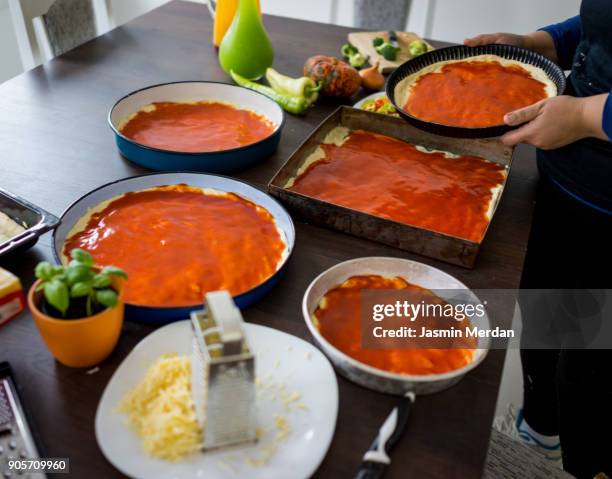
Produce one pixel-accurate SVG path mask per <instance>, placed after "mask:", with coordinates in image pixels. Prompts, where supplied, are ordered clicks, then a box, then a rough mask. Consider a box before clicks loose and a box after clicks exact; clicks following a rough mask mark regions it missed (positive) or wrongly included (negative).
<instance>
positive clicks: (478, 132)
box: [387, 44, 566, 138]
mask: <svg viewBox="0 0 612 479" xmlns="http://www.w3.org/2000/svg"><path fill="white" fill-rule="evenodd" d="M478 55H496V56H499V57H502V58H506V59H508V60H516V61H519V62H521V63H526V64H528V65H533V66H535V67H538V68H541V69H542V70H544V72H545V73H546V75H548V78H550V80H551V81H552V82H553V83H554V84H555V86H556V87H557V95H561V94H562V93H563V91H564V90H565V81H566V80H565V74H564V73H563V70H562V69H561V68H560V67H559V66H558V65H557V64H555V63H553V62H551V61H550V60H549V59H548V58H546V57H544V56H542V55H540V54H539V53H535V52H533V51H531V50H526V49H524V48H519V47H515V46H512V45H497V44H495V45H481V46H478V47H468V46H465V45H456V46H452V47H447V48H440V49H438V50H432V51H430V52H427V53H424V54H423V55H420V56H418V57H415V58H413V59H411V60H408V61H407V62H405V63H402V64H401V65H400V66H399V67H398V68H397V69H396V70H395V71H394V72H393V73H392V74H391V75H390V76H389V80H388V81H387V96H388V97H389V100H391V103H393V106H395V108H396V110H397V111H398V112H399V114H400V116H401V117H402V118H404V119H405V120H406V121H408V122H409V123H411V124H413V125H414V126H416V127H417V128H420V129H422V130H426V131H429V132H431V133H435V134H438V135H443V136H452V137H457V138H489V137H493V136H500V135H503V134H504V133H506V132H507V131H510V130H511V129H513V128H516V127H511V126H508V125H504V124H502V125H494V126H487V127H476V128H466V127H460V126H451V125H444V124H441V123H433V122H429V121H424V120H421V119H420V118H417V117H415V116H413V115H411V114H410V113H408V112H406V111H405V110H404V109H403V108H402V106H400V105H398V104H397V102H396V99H395V87H396V86H397V84H398V83H399V82H401V81H402V80H403V79H404V78H406V77H408V76H410V75H412V74H414V73H417V72H419V71H421V70H422V69H424V68H425V67H428V66H429V65H433V64H434V63H438V62H442V61H448V60H465V59H468V58H472V57H475V56H478Z"/></svg>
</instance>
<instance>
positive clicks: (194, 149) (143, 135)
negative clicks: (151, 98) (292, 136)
mask: <svg viewBox="0 0 612 479" xmlns="http://www.w3.org/2000/svg"><path fill="white" fill-rule="evenodd" d="M153 105H154V106H155V109H154V110H152V111H144V110H141V111H139V112H138V113H136V115H135V116H134V117H133V118H131V119H130V120H129V121H128V122H127V123H126V124H125V125H124V126H123V127H122V128H121V133H122V134H123V135H125V136H126V137H128V138H130V139H131V140H134V141H136V142H138V143H140V144H142V145H146V146H151V147H154V148H159V149H162V150H171V151H182V152H191V153H203V152H210V151H222V150H230V149H233V148H238V147H241V146H245V145H250V144H252V143H256V142H258V141H260V140H263V139H264V138H266V137H268V136H270V135H271V134H272V132H273V131H274V127H275V125H274V124H273V123H272V122H271V121H270V120H268V119H267V118H266V117H264V116H262V115H258V114H257V113H255V112H252V111H248V110H241V109H239V108H236V107H234V106H232V105H228V104H226V103H219V102H196V103H175V102H159V103H153Z"/></svg>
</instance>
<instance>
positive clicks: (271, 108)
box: [108, 81, 285, 173]
mask: <svg viewBox="0 0 612 479" xmlns="http://www.w3.org/2000/svg"><path fill="white" fill-rule="evenodd" d="M163 101H174V102H193V101H211V102H212V101H218V102H224V103H230V104H232V105H234V106H236V107H238V108H242V109H246V110H250V111H253V112H255V113H257V114H259V115H262V116H264V117H266V118H267V119H269V120H270V121H272V123H274V125H276V127H275V129H274V131H273V132H272V133H271V134H270V135H269V136H268V137H266V138H264V139H263V140H260V141H258V142H256V143H252V144H250V145H245V146H242V147H239V148H233V149H229V150H222V151H212V152H181V151H172V150H164V149H160V148H153V147H151V146H147V145H143V144H141V143H138V142H136V141H134V140H132V139H130V138H128V137H126V136H124V135H123V134H122V133H121V132H120V131H119V128H120V125H121V122H122V121H123V120H125V119H126V118H128V117H129V116H130V115H132V114H134V113H136V112H138V111H139V110H140V109H141V108H142V107H144V106H146V105H150V104H151V103H153V102H163ZM108 123H109V125H110V127H111V129H112V130H113V133H114V134H115V142H116V143H117V148H118V149H119V151H120V152H121V154H122V155H123V156H124V157H125V158H127V159H128V160H130V161H132V162H134V163H136V164H138V165H140V166H143V167H145V168H148V169H150V170H157V171H202V172H208V173H232V172H237V171H242V170H245V169H247V168H250V167H252V166H253V165H256V164H257V163H259V162H261V161H263V160H265V159H266V158H267V157H269V156H270V155H271V154H272V153H274V152H275V151H276V148H277V147H278V143H279V141H280V137H281V131H282V129H283V126H284V123H285V114H284V112H283V110H282V108H281V107H280V106H279V105H278V104H277V103H276V102H274V101H273V100H270V99H269V98H268V97H266V96H264V95H262V94H261V93H257V92H254V91H252V90H248V89H246V88H242V87H239V86H235V85H228V84H226V83H217V82H208V81H183V82H175V83H163V84H160V85H153V86H149V87H146V88H143V89H141V90H137V91H135V92H132V93H130V94H128V95H126V96H124V97H123V98H121V99H120V100H119V101H117V103H115V104H114V105H113V107H112V108H111V110H110V112H109V114H108ZM203 134H206V132H203Z"/></svg>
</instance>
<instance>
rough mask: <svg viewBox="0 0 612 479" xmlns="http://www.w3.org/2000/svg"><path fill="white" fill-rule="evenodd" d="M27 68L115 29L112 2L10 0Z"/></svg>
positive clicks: (20, 50) (18, 40)
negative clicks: (111, 13)
mask: <svg viewBox="0 0 612 479" xmlns="http://www.w3.org/2000/svg"><path fill="white" fill-rule="evenodd" d="M9 9H10V14H11V19H12V21H13V25H14V28H15V34H16V36H17V44H18V46H19V53H20V55H21V60H22V63H23V67H24V69H26V70H28V69H30V68H33V67H35V66H36V65H38V64H40V63H42V62H44V61H46V60H49V59H51V58H53V57H54V56H57V55H61V54H62V53H64V52H66V51H68V50H71V49H72V48H74V47H76V46H78V45H80V44H82V43H85V42H87V41H89V40H91V39H92V38H95V37H96V36H97V35H98V34H99V33H102V32H105V31H108V30H109V29H110V28H111V24H112V21H111V16H110V1H109V0H9Z"/></svg>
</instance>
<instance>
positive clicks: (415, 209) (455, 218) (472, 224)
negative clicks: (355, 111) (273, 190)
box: [289, 130, 505, 242]
mask: <svg viewBox="0 0 612 479" xmlns="http://www.w3.org/2000/svg"><path fill="white" fill-rule="evenodd" d="M321 148H323V151H324V152H325V158H323V159H322V160H320V161H318V162H316V163H313V164H312V165H310V166H309V167H308V168H307V169H306V171H305V172H304V173H303V174H302V175H300V176H299V177H298V178H297V179H296V181H295V183H294V184H293V185H292V186H291V187H289V189H290V190H292V191H296V192H299V193H303V194H305V195H308V196H311V197H314V198H318V199H321V200H324V201H327V202H330V203H334V204H337V205H340V206H345V207H347V208H351V209H354V210H358V211H362V212H365V213H369V214H372V215H375V216H379V217H382V218H388V219H391V220H394V221H398V222H400V223H405V224H409V225H414V226H418V227H420V228H424V229H428V230H432V231H437V232H440V233H445V234H448V235H452V236H456V237H460V238H465V239H468V240H471V241H475V242H479V241H480V240H481V239H482V237H483V235H484V232H485V230H486V227H487V225H488V223H489V218H488V217H487V211H488V208H489V203H490V201H491V198H492V192H491V189H492V188H494V187H496V186H498V185H500V184H502V183H503V181H504V178H505V168H504V167H503V166H501V165H498V164H496V163H492V162H489V161H486V160H484V159H482V158H479V157H476V156H462V157H459V158H446V157H445V156H444V154H443V153H439V152H434V153H424V152H421V151H419V150H418V149H417V148H416V147H415V146H414V145H411V144H409V143H406V142H403V141H401V140H397V139H395V138H391V137H388V136H384V135H379V134H376V133H370V132H366V131H361V130H357V131H353V132H351V135H350V137H349V139H348V140H347V141H346V142H345V143H344V144H343V145H342V146H337V145H334V144H322V145H321Z"/></svg>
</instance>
